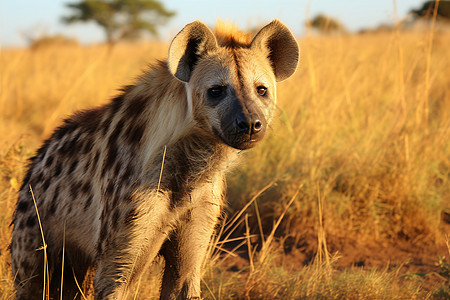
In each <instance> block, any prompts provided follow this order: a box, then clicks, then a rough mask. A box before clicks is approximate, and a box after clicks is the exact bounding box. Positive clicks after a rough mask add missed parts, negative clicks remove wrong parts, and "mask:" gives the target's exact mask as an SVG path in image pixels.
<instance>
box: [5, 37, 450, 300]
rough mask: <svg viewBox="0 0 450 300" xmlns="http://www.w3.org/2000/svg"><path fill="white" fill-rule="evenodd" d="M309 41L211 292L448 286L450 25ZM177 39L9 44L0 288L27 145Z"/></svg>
mask: <svg viewBox="0 0 450 300" xmlns="http://www.w3.org/2000/svg"><path fill="white" fill-rule="evenodd" d="M430 41H432V43H430ZM300 44H301V49H302V59H301V64H300V69H299V71H298V72H297V73H296V74H295V76H294V77H293V78H291V79H289V80H288V81H286V82H283V83H281V84H280V85H279V88H278V92H279V103H278V106H279V110H278V116H277V118H276V119H277V120H276V121H275V124H273V126H272V130H271V131H272V132H271V135H270V137H269V138H268V139H266V140H265V141H264V142H263V144H262V145H260V146H259V147H256V148H255V149H253V150H251V151H250V152H248V153H247V154H246V155H245V158H244V159H243V163H242V164H241V165H240V166H239V167H238V169H237V170H235V171H233V172H232V173H231V174H230V176H229V193H228V194H229V207H228V215H229V216H230V217H229V218H228V219H229V220H230V221H228V222H226V223H224V226H223V230H222V231H221V234H220V235H219V236H218V237H217V239H216V240H215V241H214V243H213V247H212V248H211V253H212V257H213V259H212V260H211V261H210V262H209V263H207V265H206V267H205V277H204V281H203V285H204V286H203V295H204V297H205V298H207V299H230V298H234V299H246V298H251V299H255V298H258V299H259V298H260V299H274V298H278V299H289V298H295V299H299V298H300V299H301V298H316V299H361V298H365V299H413V298H417V299H423V298H433V297H434V298H439V297H441V298H443V299H445V297H448V296H449V295H450V292H449V291H448V289H447V290H446V289H445V286H446V285H448V284H449V280H450V279H449V277H448V276H449V275H448V274H447V275H446V273H445V266H448V263H449V258H448V257H447V258H443V259H442V260H441V262H442V264H440V265H439V266H433V264H434V263H437V262H438V256H445V255H449V254H450V253H447V249H446V247H445V245H444V244H445V239H444V235H443V234H444V233H450V232H449V231H448V228H449V227H448V226H447V225H446V224H443V223H442V222H441V217H440V216H441V212H442V211H443V210H445V209H449V208H450V142H449V141H450V77H449V76H448V74H449V73H448V70H450V54H449V51H448V45H450V34H449V33H446V32H436V33H434V37H433V39H432V40H430V32H428V31H423V32H392V33H379V34H370V35H369V34H368V35H348V36H330V37H309V38H304V39H302V40H300ZM166 51H167V45H166V44H156V43H153V44H142V45H118V46H117V47H116V48H113V49H109V48H108V47H106V46H91V47H74V48H70V47H64V48H58V47H47V48H39V49H37V50H34V51H32V50H28V49H18V50H2V51H1V57H0V70H1V81H0V118H1V119H0V136H1V138H0V207H1V208H2V210H1V211H0V274H1V277H0V295H1V296H0V299H10V298H11V297H12V295H13V290H12V275H11V274H10V272H11V270H10V266H9V254H8V250H7V245H8V244H9V239H10V227H9V223H10V220H11V215H12V212H13V209H14V205H15V201H16V196H17V189H18V186H19V185H20V181H21V178H22V176H23V172H24V168H25V165H26V159H27V158H28V157H29V156H30V155H31V154H32V152H33V151H34V149H35V148H36V147H37V146H38V145H39V143H40V142H41V141H42V139H43V138H45V137H46V136H48V135H49V134H50V132H51V130H52V129H53V128H54V127H55V126H56V125H58V123H59V121H60V120H61V119H62V118H63V117H64V116H66V115H68V114H70V113H71V112H73V111H74V110H77V109H81V108H85V107H88V106H92V105H98V104H100V103H103V102H105V101H107V99H109V98H110V97H112V95H114V94H115V93H116V90H117V89H118V88H119V87H120V86H122V85H124V84H129V83H131V82H132V80H131V79H132V78H133V77H135V76H137V75H138V74H139V73H140V71H141V70H142V69H144V68H145V67H146V64H147V62H149V61H152V60H154V59H155V58H160V59H163V58H164V56H165V53H166ZM259 192H260V193H259ZM258 193H259V195H258ZM249 201H250V202H249ZM246 204H248V205H247V206H246ZM243 207H244V208H245V209H244V210H242V208H243ZM233 215H235V216H236V218H235V219H233V218H232V217H231V216H233ZM238 215H239V216H238ZM233 220H234V221H233ZM278 221H279V222H278ZM446 226H447V227H446ZM328 252H329V253H332V254H333V255H334V256H333V257H330V254H329V253H328ZM336 252H338V254H337V255H335V254H336ZM305 264H306V266H304V265H305ZM352 265H353V266H361V267H365V268H356V267H351V266H352ZM371 267H376V269H373V268H371ZM158 268H159V267H158V266H155V270H153V272H151V273H152V274H155V273H159V272H160V270H159V269H158ZM377 270H378V271H377ZM405 274H406V275H405ZM157 285H158V278H157V276H148V278H147V277H146V278H143V279H142V283H141V285H140V287H141V288H140V294H139V296H138V297H137V299H141V298H142V299H143V298H155V297H157V288H155V287H156V286H157Z"/></svg>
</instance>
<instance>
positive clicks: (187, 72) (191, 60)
mask: <svg viewBox="0 0 450 300" xmlns="http://www.w3.org/2000/svg"><path fill="white" fill-rule="evenodd" d="M216 48H217V41H216V37H215V36H214V34H213V33H212V31H211V30H210V29H209V28H208V27H207V26H206V25H205V24H204V23H202V22H200V21H195V22H192V23H189V24H188V25H186V26H185V27H184V28H183V29H182V30H181V31H180V32H179V33H178V34H177V35H176V36H175V38H174V39H173V41H172V43H171V44H170V48H169V58H168V60H167V61H168V66H169V70H170V72H171V73H172V74H173V75H174V76H175V77H176V78H178V79H179V80H181V81H184V82H188V81H189V78H190V77H191V73H192V70H193V68H194V66H195V64H196V63H197V61H198V59H199V58H200V57H201V56H203V55H204V54H205V53H206V52H208V51H212V50H214V49H216Z"/></svg>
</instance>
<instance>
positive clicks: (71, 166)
mask: <svg viewBox="0 0 450 300" xmlns="http://www.w3.org/2000/svg"><path fill="white" fill-rule="evenodd" d="M77 166H78V159H75V160H74V161H73V162H72V164H71V165H70V168H69V171H68V174H71V173H73V172H74V171H75V169H76V168H77Z"/></svg>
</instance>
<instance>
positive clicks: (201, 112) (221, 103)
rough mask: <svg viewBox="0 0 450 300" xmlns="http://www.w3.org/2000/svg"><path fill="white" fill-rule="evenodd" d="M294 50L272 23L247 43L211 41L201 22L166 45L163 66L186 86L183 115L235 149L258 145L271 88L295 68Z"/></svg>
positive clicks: (272, 100) (270, 109)
mask: <svg viewBox="0 0 450 300" xmlns="http://www.w3.org/2000/svg"><path fill="white" fill-rule="evenodd" d="M298 59H299V48H298V45H297V42H296V40H295V38H294V37H293V35H292V34H291V32H290V31H289V29H287V27H286V26H284V25H283V24H282V23H281V22H279V21H277V20H275V21H273V22H271V23H270V24H268V25H266V26H265V27H263V28H262V29H261V30H260V31H259V32H258V33H257V34H256V36H255V37H254V38H253V39H250V38H248V39H247V40H246V38H245V36H244V35H241V36H236V32H230V33H229V35H228V36H226V35H225V36H220V35H218V36H217V38H216V36H215V35H214V34H213V33H212V32H211V30H209V29H208V27H206V26H205V24H203V23H202V22H199V21H196V22H193V23H190V24H188V25H187V26H186V27H185V28H184V29H183V30H182V31H181V32H180V33H179V34H178V35H177V36H176V37H175V38H174V40H173V41H172V44H171V45H170V50H169V58H168V66H169V69H170V71H171V73H172V74H173V75H174V76H175V77H176V78H178V79H179V80H181V81H183V82H186V83H187V93H188V102H189V104H188V105H189V107H190V108H189V109H190V110H193V114H194V116H195V117H196V119H201V120H203V121H204V122H202V126H204V127H209V128H204V129H205V130H208V131H210V132H211V133H212V134H214V135H215V136H217V137H218V138H219V139H221V140H222V141H223V142H225V143H226V144H228V145H229V146H231V147H233V148H236V149H248V148H251V147H253V146H254V145H255V144H256V143H257V142H258V141H260V140H261V139H262V138H263V137H264V135H265V132H266V128H267V126H268V123H269V122H270V120H271V119H272V115H273V113H274V109H275V105H276V82H278V81H282V80H284V79H286V78H288V77H289V76H291V75H292V74H293V73H294V72H295V69H296V68H297V63H298Z"/></svg>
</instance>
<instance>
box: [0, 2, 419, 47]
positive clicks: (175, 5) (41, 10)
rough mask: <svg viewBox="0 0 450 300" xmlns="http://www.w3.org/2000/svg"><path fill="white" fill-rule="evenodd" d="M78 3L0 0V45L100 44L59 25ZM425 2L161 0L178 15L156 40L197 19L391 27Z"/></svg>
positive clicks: (88, 27)
mask: <svg viewBox="0 0 450 300" xmlns="http://www.w3.org/2000/svg"><path fill="white" fill-rule="evenodd" d="M78 1H79V0H0V45H1V46H2V47H4V46H25V45H26V40H25V38H24V35H29V36H34V37H35V36H39V35H40V34H44V33H46V34H51V35H53V34H64V35H67V36H70V37H74V38H77V39H78V40H79V41H80V42H82V43H84V44H89V43H98V42H102V41H104V33H103V31H102V29H101V28H100V27H98V26H97V25H95V24H93V23H86V24H83V23H79V24H76V25H70V26H68V25H63V24H62V23H61V22H60V19H61V16H63V15H67V14H69V13H70V11H69V9H67V8H66V7H65V3H68V2H78ZM424 1H425V0H276V1H268V0H258V1H249V0H221V1H218V0H194V1H187V0H185V1H183V0H162V2H163V3H164V4H165V6H166V7H167V8H168V9H169V10H174V11H176V12H177V14H176V16H175V17H173V18H172V19H171V20H170V21H169V22H168V23H167V24H166V25H165V26H164V27H160V38H161V39H163V40H170V39H171V38H172V37H173V36H174V35H175V34H176V33H177V32H178V31H179V30H181V28H183V26H184V25H185V24H187V23H189V22H192V21H194V20H196V19H198V20H202V21H203V22H205V23H206V24H208V25H210V26H214V24H215V23H216V20H217V18H221V19H223V20H230V21H232V22H233V23H236V24H237V25H238V26H239V27H240V28H242V29H246V28H252V27H257V26H260V25H263V24H265V23H267V22H269V21H271V20H273V19H275V18H277V19H280V20H281V21H282V22H284V23H285V24H286V25H287V26H288V27H289V28H290V29H291V30H292V31H293V32H294V34H296V35H298V36H301V35H302V34H303V33H304V23H305V20H306V19H307V17H308V15H309V17H310V18H311V17H314V16H315V15H317V14H319V13H323V14H325V15H328V16H330V17H333V18H335V19H338V20H340V21H341V22H342V23H343V24H344V25H345V26H346V27H347V28H348V29H349V30H351V31H357V30H359V29H362V28H368V27H375V26H377V25H379V24H381V23H391V24H392V23H393V21H394V19H395V15H394V3H395V4H396V6H397V17H398V18H403V17H405V16H406V15H407V13H408V12H409V11H410V10H411V9H412V8H419V7H420V6H421V4H422V3H423V2H424Z"/></svg>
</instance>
